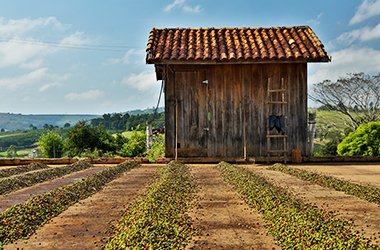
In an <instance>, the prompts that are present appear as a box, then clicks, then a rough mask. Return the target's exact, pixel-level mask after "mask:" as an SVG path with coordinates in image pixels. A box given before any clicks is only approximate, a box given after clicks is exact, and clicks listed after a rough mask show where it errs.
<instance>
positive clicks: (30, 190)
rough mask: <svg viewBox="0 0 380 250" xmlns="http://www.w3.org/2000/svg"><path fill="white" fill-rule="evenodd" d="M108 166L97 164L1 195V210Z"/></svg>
mask: <svg viewBox="0 0 380 250" xmlns="http://www.w3.org/2000/svg"><path fill="white" fill-rule="evenodd" d="M106 167H110V165H96V166H94V167H91V168H88V169H84V170H81V171H78V172H74V173H71V174H68V175H65V176H63V177H59V178H57V179H54V180H50V181H45V182H42V183H39V184H36V185H34V186H32V187H27V188H23V189H20V190H17V191H14V192H11V193H9V194H4V195H0V212H1V211H4V210H5V209H7V208H8V207H10V206H13V205H16V204H19V203H21V202H24V201H26V200H27V199H29V198H30V197H33V196H37V195H40V194H44V193H47V192H49V191H50V190H53V189H55V188H59V187H63V186H65V185H68V184H71V183H73V182H75V181H77V180H80V179H82V178H85V177H87V176H90V175H94V174H96V173H99V172H100V171H102V170H103V169H105V168H106ZM45 170H46V169H45Z"/></svg>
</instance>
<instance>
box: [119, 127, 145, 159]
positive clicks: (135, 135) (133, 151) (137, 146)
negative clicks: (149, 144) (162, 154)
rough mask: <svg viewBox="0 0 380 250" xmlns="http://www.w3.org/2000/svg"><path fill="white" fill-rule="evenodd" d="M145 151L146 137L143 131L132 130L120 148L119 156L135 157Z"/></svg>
mask: <svg viewBox="0 0 380 250" xmlns="http://www.w3.org/2000/svg"><path fill="white" fill-rule="evenodd" d="M145 151H146V137H145V133H144V131H138V130H134V131H133V132H132V135H131V137H130V138H128V140H127V142H126V143H125V144H124V145H123V148H122V149H121V150H120V154H121V156H124V157H135V156H142V154H143V153H144V152H145Z"/></svg>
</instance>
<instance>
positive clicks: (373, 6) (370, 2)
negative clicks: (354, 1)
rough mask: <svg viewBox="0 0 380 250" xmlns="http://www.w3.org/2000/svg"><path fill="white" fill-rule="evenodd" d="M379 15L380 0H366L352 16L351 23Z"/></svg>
mask: <svg viewBox="0 0 380 250" xmlns="http://www.w3.org/2000/svg"><path fill="white" fill-rule="evenodd" d="M378 15H380V0H364V1H363V2H362V4H361V5H360V6H359V8H358V10H357V11H356V13H355V14H354V16H353V17H352V18H351V20H350V24H351V25H352V24H357V23H360V22H362V21H364V20H367V19H369V18H371V17H374V16H378Z"/></svg>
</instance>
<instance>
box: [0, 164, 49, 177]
mask: <svg viewBox="0 0 380 250" xmlns="http://www.w3.org/2000/svg"><path fill="white" fill-rule="evenodd" d="M44 168H48V166H47V165H46V164H42V163H39V162H35V163H31V164H29V165H23V166H18V167H15V168H7V169H1V170H0V178H5V177H10V176H13V175H16V174H22V173H25V172H29V171H34V170H38V169H44Z"/></svg>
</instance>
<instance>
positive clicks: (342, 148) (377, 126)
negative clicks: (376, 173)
mask: <svg viewBox="0 0 380 250" xmlns="http://www.w3.org/2000/svg"><path fill="white" fill-rule="evenodd" d="M338 154H339V155H341V156H380V122H369V123H367V124H362V125H360V126H359V127H358V128H357V129H356V131H354V132H351V133H350V134H349V135H348V136H347V137H346V138H345V139H344V140H343V141H342V142H341V143H340V144H339V145H338Z"/></svg>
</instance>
